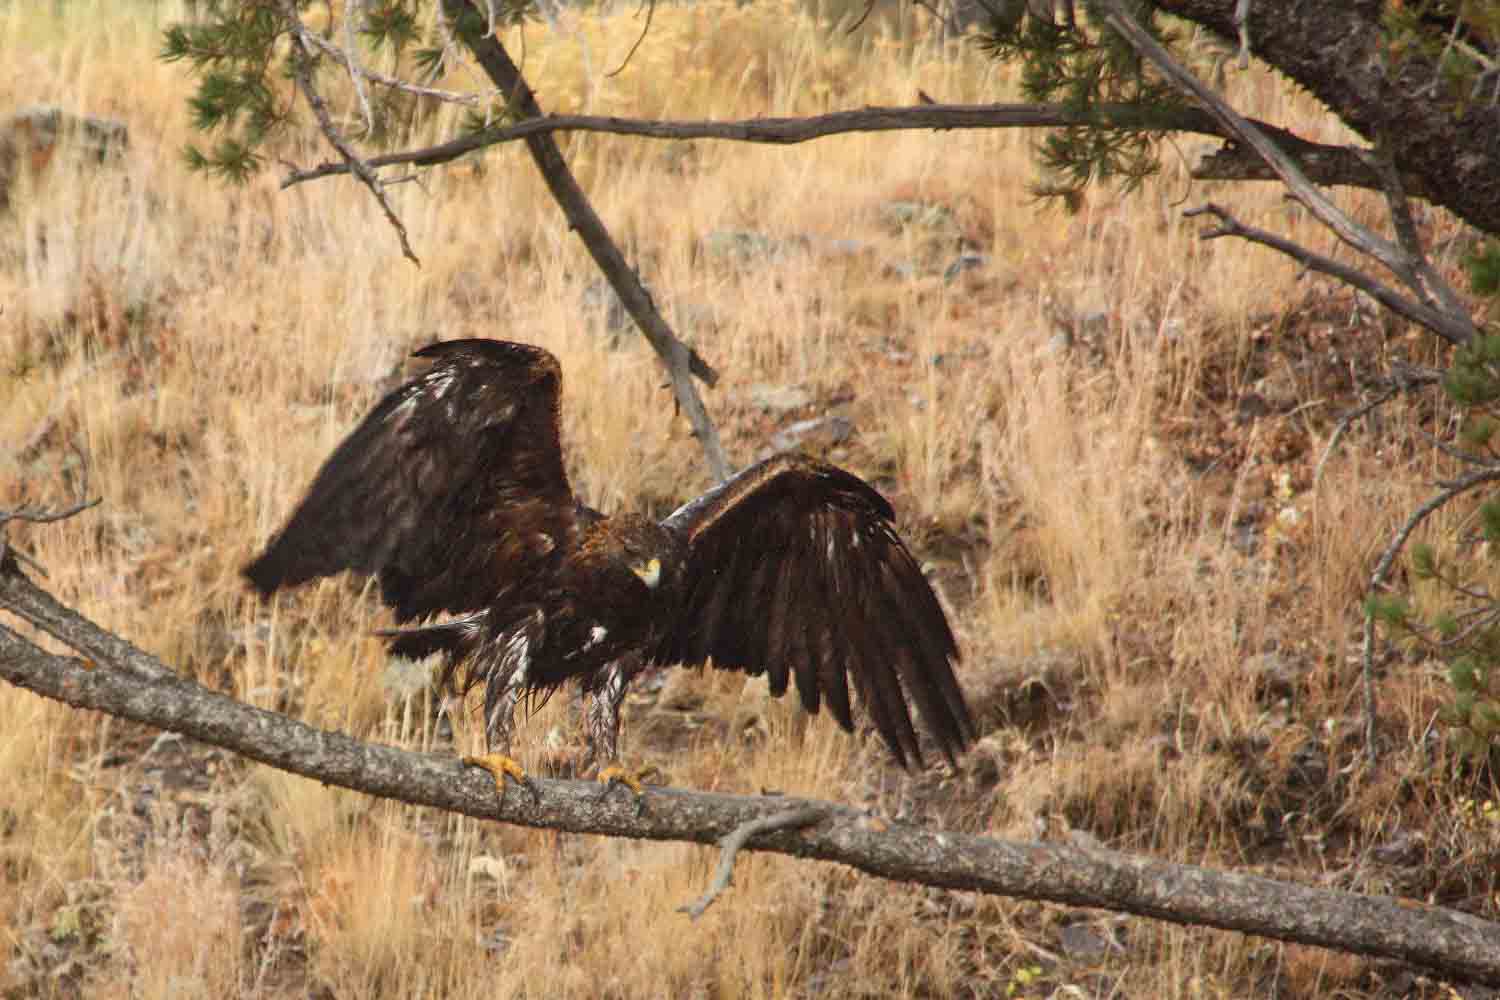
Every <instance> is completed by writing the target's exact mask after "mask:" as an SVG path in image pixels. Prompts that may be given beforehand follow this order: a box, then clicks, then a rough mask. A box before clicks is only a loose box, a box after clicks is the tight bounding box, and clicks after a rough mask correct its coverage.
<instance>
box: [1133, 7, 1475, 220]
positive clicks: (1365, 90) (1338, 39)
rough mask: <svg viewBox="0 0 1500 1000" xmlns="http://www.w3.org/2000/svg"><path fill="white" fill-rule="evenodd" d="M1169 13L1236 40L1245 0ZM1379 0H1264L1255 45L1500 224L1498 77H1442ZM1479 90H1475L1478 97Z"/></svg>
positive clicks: (1406, 165) (1421, 172)
mask: <svg viewBox="0 0 1500 1000" xmlns="http://www.w3.org/2000/svg"><path fill="white" fill-rule="evenodd" d="M1155 3H1156V6H1157V7H1158V8H1160V9H1161V10H1163V11H1166V12H1167V13H1170V14H1175V15H1177V16H1179V17H1182V18H1185V19H1187V20H1189V21H1193V22H1195V23H1197V24H1200V25H1203V26H1204V27H1206V28H1208V29H1210V30H1211V31H1213V32H1214V33H1215V34H1218V35H1221V36H1223V37H1224V38H1225V39H1226V40H1228V41H1231V42H1233V41H1235V40H1237V38H1238V32H1237V29H1236V26H1235V23H1234V11H1235V6H1236V0H1155ZM1383 6H1384V5H1383V4H1382V3H1381V2H1380V0H1355V2H1351V3H1307V2H1305V0H1255V2H1254V3H1253V4H1252V5H1251V6H1250V25H1249V33H1250V51H1251V52H1252V53H1253V54H1254V55H1255V56H1257V57H1258V58H1260V59H1262V60H1264V61H1265V62H1266V63H1268V64H1270V65H1271V66H1274V67H1275V68H1276V69H1278V70H1280V71H1281V72H1282V73H1285V74H1286V75H1287V76H1288V77H1290V78H1291V79H1292V80H1294V81H1296V82H1297V83H1298V84H1300V85H1301V86H1303V87H1305V88H1307V90H1308V91H1310V92H1311V93H1312V94H1313V95H1314V96H1316V97H1317V98H1318V99H1319V100H1321V101H1322V102H1323V103H1324V104H1325V105H1327V106H1328V107H1329V109H1330V110H1332V111H1333V113H1334V114H1336V115H1337V116H1338V117H1339V118H1341V119H1342V120H1343V121H1344V122H1345V123H1347V124H1348V125H1349V126H1350V127H1351V128H1353V129H1354V130H1355V131H1356V132H1358V133H1359V134H1360V135H1362V136H1364V137H1365V138H1366V139H1367V140H1369V141H1370V142H1371V143H1378V144H1383V145H1385V146H1386V148H1388V149H1389V151H1390V153H1391V155H1392V157H1393V158H1394V160H1395V164H1396V167H1397V169H1398V170H1400V171H1401V172H1402V173H1403V174H1415V175H1417V176H1419V177H1421V178H1422V179H1423V181H1424V183H1423V184H1422V186H1421V189H1422V193H1423V194H1424V195H1425V196H1427V197H1429V198H1430V199H1431V200H1433V201H1435V202H1436V203H1438V204H1440V205H1442V206H1443V207H1445V208H1447V209H1449V210H1450V211H1452V212H1453V213H1454V214H1455V215H1457V216H1459V217H1460V218H1462V219H1464V220H1465V221H1467V222H1469V223H1471V224H1473V225H1474V226H1477V227H1478V228H1480V229H1483V230H1485V231H1487V232H1490V233H1500V104H1496V103H1494V102H1492V101H1491V100H1490V96H1491V92H1492V90H1493V86H1494V85H1493V82H1491V84H1490V85H1489V86H1487V87H1485V88H1483V90H1482V92H1481V93H1480V94H1479V95H1477V96H1473V95H1471V94H1470V87H1469V85H1468V84H1461V85H1457V86H1455V85H1453V84H1450V83H1445V82H1443V81H1442V80H1441V79H1438V74H1437V68H1436V66H1435V64H1434V63H1433V62H1432V61H1431V60H1429V59H1427V58H1425V57H1423V56H1421V55H1420V54H1418V53H1416V52H1414V51H1411V50H1408V51H1407V52H1406V53H1404V54H1403V55H1402V56H1401V57H1400V58H1399V59H1398V58H1397V57H1395V56H1394V55H1393V54H1392V51H1391V48H1390V45H1389V40H1388V39H1387V37H1386V34H1385V32H1384V30H1383V28H1382V26H1381V12H1382V7H1383ZM1471 97H1472V99H1471Z"/></svg>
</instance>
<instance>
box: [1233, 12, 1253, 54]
mask: <svg viewBox="0 0 1500 1000" xmlns="http://www.w3.org/2000/svg"><path fill="white" fill-rule="evenodd" d="M1234 30H1235V31H1237V32H1238V33H1239V36H1240V53H1239V59H1240V63H1239V64H1240V69H1242V70H1246V69H1249V68H1250V0H1239V2H1237V3H1236V4H1235V5H1234Z"/></svg>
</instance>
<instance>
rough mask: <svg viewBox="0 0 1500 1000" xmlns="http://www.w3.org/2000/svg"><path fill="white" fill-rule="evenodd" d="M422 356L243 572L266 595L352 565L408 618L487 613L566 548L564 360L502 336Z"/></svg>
mask: <svg viewBox="0 0 1500 1000" xmlns="http://www.w3.org/2000/svg"><path fill="white" fill-rule="evenodd" d="M416 356H417V357H425V358H430V359H432V360H433V362H434V363H433V366H432V367H431V368H430V369H429V370H428V371H427V372H426V373H424V374H423V375H420V376H418V377H417V378H414V379H412V380H411V381H409V382H407V383H405V384H404V385H402V386H400V387H399V388H397V389H395V390H394V391H392V392H391V393H390V394H389V395H387V396H386V397H385V398H384V399H382V400H381V401H380V402H379V403H378V404H376V406H375V408H374V409H373V410H372V411H371V412H370V413H369V414H368V415H367V416H366V417H365V418H364V420H362V421H361V422H360V424H359V425H358V426H357V427H355V429H354V430H353V431H351V432H350V434H349V436H348V437H347V438H345V439H344V441H343V442H342V443H341V444H340V445H339V446H338V448H337V449H335V451H334V452H333V454H332V455H331V456H330V457H329V458H328V460H327V461H326V462H325V463H324V464H323V467H322V468H321V469H320V470H319V471H318V474H317V476H316V477H315V478H314V479H313V482H312V485H311V486H310V487H309V488H308V491H307V495H306V496H305V497H304V498H303V500H302V502H301V503H300V504H299V505H298V506H297V508H296V510H295V511H294V512H293V514H292V516H291V517H290V519H288V521H287V523H286V525H285V527H283V528H282V529H281V531H280V532H278V533H277V534H276V536H275V537H274V538H273V539H272V540H271V542H270V543H269V544H268V545H267V546H266V549H265V551H264V552H263V553H262V554H261V555H260V556H258V557H257V558H256V559H255V560H253V561H252V562H251V563H250V564H249V565H247V566H246V567H245V570H244V572H245V576H246V577H248V578H249V580H250V582H251V583H252V584H253V585H254V586H255V588H256V589H257V590H259V591H260V592H261V593H262V594H270V593H272V592H273V591H275V590H277V589H279V588H281V587H289V586H293V585H295V584H298V583H302V582H304V581H307V580H311V579H314V578H316V577H321V576H332V575H334V574H336V573H339V572H341V571H343V570H346V569H347V570H356V571H358V572H363V573H370V574H376V575H378V576H379V578H380V583H381V593H382V596H383V598H384V599H385V602H386V603H387V604H389V605H391V607H392V608H394V609H395V612H396V617H397V619H398V620H400V621H410V620H412V619H415V618H424V617H427V616H429V615H433V614H437V613H441V612H459V613H461V612H468V611H477V610H480V609H483V608H486V607H489V606H490V605H492V604H494V603H495V602H496V601H497V600H498V599H500V598H501V597H503V595H504V593H505V591H506V589H507V585H508V581H511V580H514V579H518V578H519V575H520V574H522V573H524V572H526V571H527V570H528V567H531V566H534V565H535V564H536V562H537V561H538V560H543V559H546V558H548V557H549V556H550V555H551V554H552V552H554V551H557V550H560V549H561V548H562V547H563V545H564V543H565V541H566V540H567V538H568V536H569V533H570V532H571V531H572V530H573V524H574V517H575V513H574V502H573V497H572V492H571V489H570V487H569V485H568V479H567V474H566V472H565V470H564V468H563V462H562V448H561V444H560V441H559V438H558V409H559V394H560V390H561V373H560V369H559V366H558V364H557V361H556V359H555V358H553V357H552V355H551V354H549V353H548V352H546V351H545V350H542V349H541V348H537V347H531V346H528V345H525V344H512V343H507V342H504V341H494V340H457V341H448V342H444V343H438V344H433V345H431V346H430V347H427V348H424V349H423V350H421V351H418V352H417V354H416Z"/></svg>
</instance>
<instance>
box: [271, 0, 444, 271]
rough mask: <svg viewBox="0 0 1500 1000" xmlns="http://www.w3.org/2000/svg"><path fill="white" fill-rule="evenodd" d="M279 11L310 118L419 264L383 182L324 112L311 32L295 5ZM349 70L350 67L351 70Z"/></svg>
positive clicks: (410, 257) (404, 249)
mask: <svg viewBox="0 0 1500 1000" xmlns="http://www.w3.org/2000/svg"><path fill="white" fill-rule="evenodd" d="M282 6H283V14H284V16H285V17H286V21H287V27H288V30H289V31H290V32H291V34H292V42H293V44H294V45H296V46H297V53H298V54H297V58H295V59H293V60H292V61H291V65H292V73H293V75H294V76H295V77H296V79H297V89H298V90H300V91H302V96H303V97H304V98H305V99H306V100H307V106H308V107H310V108H312V112H313V117H315V118H317V120H318V127H319V128H320V129H322V131H323V137H324V138H325V139H327V140H328V144H329V145H330V146H332V147H333V148H334V149H336V150H338V154H339V155H340V156H341V157H343V158H344V165H345V166H347V167H348V168H349V170H350V172H352V173H353V174H354V176H355V177H358V178H359V181H360V183H361V184H363V185H364V186H365V187H367V188H369V189H370V193H371V194H372V195H374V196H375V201H376V202H377V203H378V204H379V205H380V210H381V211H382V212H384V213H385V217H386V219H387V220H388V221H389V222H390V224H391V226H392V228H394V229H395V230H396V237H397V238H398V239H399V240H400V241H401V254H402V256H404V257H406V259H407V260H409V261H411V262H412V263H413V264H416V265H417V266H418V267H421V266H422V262H421V261H420V260H418V259H417V255H416V254H415V253H413V252H412V249H411V244H410V243H409V242H408V241H407V239H406V225H405V223H403V222H402V221H401V217H400V216H399V215H397V214H396V210H395V209H394V208H392V207H391V201H390V198H389V197H387V196H386V192H385V184H384V183H383V182H382V181H381V179H380V177H379V176H377V175H376V173H375V171H374V169H372V168H371V167H370V165H369V164H368V163H366V162H365V161H364V160H362V159H360V157H359V154H358V153H356V152H355V151H354V147H352V146H350V145H349V143H348V141H347V140H346V139H345V138H344V137H343V136H342V135H340V134H339V130H338V127H337V126H335V125H334V124H333V117H332V116H331V115H330V114H329V113H328V104H327V102H325V101H324V100H323V95H322V94H320V93H318V89H317V87H315V86H314V85H313V78H312V71H311V70H309V69H308V64H309V63H311V62H312V58H313V53H312V50H313V43H312V42H311V41H309V39H310V38H311V37H312V33H311V32H309V31H308V30H307V27H306V26H305V25H304V24H303V23H302V15H301V14H300V13H298V11H297V5H296V4H294V3H292V2H291V0H287V2H285V3H284V4H283V5H282ZM351 72H353V71H352V69H351Z"/></svg>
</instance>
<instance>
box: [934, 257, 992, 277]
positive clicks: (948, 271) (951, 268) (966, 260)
mask: <svg viewBox="0 0 1500 1000" xmlns="http://www.w3.org/2000/svg"><path fill="white" fill-rule="evenodd" d="M989 263H990V259H989V257H988V256H986V255H985V254H982V253H973V252H972V251H965V252H963V253H961V254H959V255H958V257H957V259H955V260H954V261H953V263H951V264H949V265H948V266H947V267H946V268H944V269H943V280H944V281H953V280H954V279H956V278H957V277H958V276H959V275H960V274H963V273H964V272H965V271H975V270H978V269H979V268H982V267H988V266H989Z"/></svg>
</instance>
